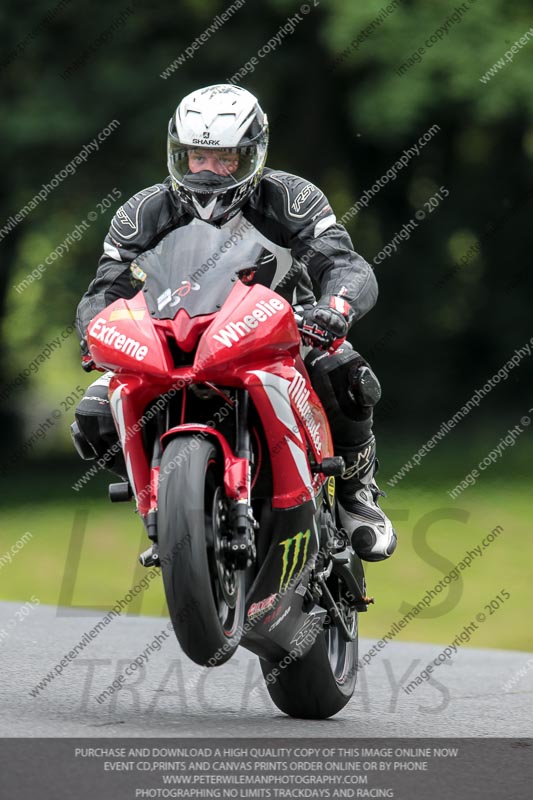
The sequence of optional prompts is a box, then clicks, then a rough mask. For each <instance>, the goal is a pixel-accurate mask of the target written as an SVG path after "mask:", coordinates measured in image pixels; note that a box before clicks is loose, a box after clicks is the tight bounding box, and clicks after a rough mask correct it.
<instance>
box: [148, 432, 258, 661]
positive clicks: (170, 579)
mask: <svg viewBox="0 0 533 800" xmlns="http://www.w3.org/2000/svg"><path fill="white" fill-rule="evenodd" d="M222 475H223V472H222V458H221V456H220V454H219V452H218V451H217V449H216V448H215V446H214V445H213V444H212V443H211V442H209V441H207V440H203V441H198V440H197V439H194V438H193V437H189V436H187V437H179V438H176V439H173V440H172V441H171V442H169V444H168V445H167V447H166V448H165V451H164V453H163V457H162V459H161V467H160V481H159V497H158V506H159V508H158V514H157V528H158V544H159V556H160V561H161V570H162V573H163V585H164V589H165V596H166V601H167V606H168V610H169V614H170V619H171V621H172V625H173V628H174V632H175V634H176V637H177V639H178V641H179V643H180V645H181V647H182V649H183V651H184V652H185V654H186V655H187V656H188V657H189V658H190V659H191V660H192V661H194V662H195V663H196V664H199V665H200V666H219V665H220V664H223V663H225V662H226V661H227V660H228V659H229V658H231V656H232V655H233V653H234V652H235V650H236V649H237V647H238V645H239V641H240V638H241V633H242V626H243V622H244V609H245V584H244V572H243V571H242V570H240V571H236V570H233V569H230V568H228V567H227V566H226V565H225V563H224V560H223V559H222V557H221V553H220V540H221V535H222V526H223V519H222V517H223V516H224V513H225V494H224V487H223V481H222Z"/></svg>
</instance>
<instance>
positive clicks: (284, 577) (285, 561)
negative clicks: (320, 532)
mask: <svg viewBox="0 0 533 800" xmlns="http://www.w3.org/2000/svg"><path fill="white" fill-rule="evenodd" d="M310 537H311V531H310V530H309V529H307V530H306V531H305V533H302V532H301V531H300V533H297V534H296V536H291V538H290V539H285V541H283V542H280V543H279V546H280V547H283V557H282V562H281V563H282V567H283V569H282V572H281V579H280V582H279V590H280V592H285V591H287V589H288V588H289V584H290V582H291V580H292V578H293V577H294V578H299V577H300V575H301V574H302V571H303V568H304V567H305V565H306V562H307V549H308V547H309V539H310ZM302 542H304V545H303V547H302ZM293 545H294V546H293ZM300 554H301V555H300ZM298 564H300V568H299V569H298V572H296V568H297V567H298Z"/></svg>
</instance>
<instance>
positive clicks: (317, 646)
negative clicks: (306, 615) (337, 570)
mask: <svg viewBox="0 0 533 800" xmlns="http://www.w3.org/2000/svg"><path fill="white" fill-rule="evenodd" d="M339 583H340V581H339ZM345 619H346V622H347V623H348V624H349V627H350V629H351V633H352V635H353V636H354V637H355V640H354V641H353V642H345V641H344V639H343V638H342V637H341V635H340V633H339V630H338V628H337V627H335V626H334V625H332V626H330V627H329V628H327V629H326V630H324V631H322V633H320V634H319V636H318V637H317V639H316V641H315V643H314V645H313V647H312V648H311V650H310V651H309V653H308V654H307V655H306V656H304V658H302V659H298V660H293V661H291V663H290V664H288V665H287V666H283V661H281V663H279V664H275V663H271V662H268V661H263V660H261V662H260V663H261V670H262V672H263V676H264V678H265V681H266V685H267V689H268V693H269V695H270V697H271V699H272V701H273V702H274V703H275V704H276V706H277V707H278V708H279V709H280V711H283V713H284V714H288V715H289V716H290V717H298V718H300V719H327V718H328V717H332V716H333V715H334V714H337V713H338V712H339V711H340V710H341V709H342V708H344V706H345V705H346V703H348V702H349V700H350V699H351V697H352V695H353V693H354V691H355V685H356V683H357V659H358V628H357V612H356V611H353V612H351V613H350V614H349V615H348V616H347V617H345ZM275 669H277V670H278V672H279V674H277V673H276V672H274V673H273V670H275ZM268 676H270V678H268ZM274 678H275V680H274Z"/></svg>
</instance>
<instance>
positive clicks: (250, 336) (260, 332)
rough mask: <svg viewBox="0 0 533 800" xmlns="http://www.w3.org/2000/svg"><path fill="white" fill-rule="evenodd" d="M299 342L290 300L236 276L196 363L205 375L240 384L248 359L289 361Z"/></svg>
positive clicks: (203, 340)
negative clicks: (234, 283) (250, 285)
mask: <svg viewBox="0 0 533 800" xmlns="http://www.w3.org/2000/svg"><path fill="white" fill-rule="evenodd" d="M299 348H300V334H299V333H298V328H297V327H296V321H295V319H294V313H293V311H292V307H291V306H290V304H289V303H287V302H286V301H285V300H283V299H282V298H281V297H280V296H279V295H277V294H274V292H272V291H271V290H270V289H267V288H266V287H265V286H260V285H259V284H256V285H255V286H252V287H251V288H248V287H246V286H245V285H244V284H242V283H241V282H240V281H239V282H238V283H237V284H236V285H235V287H234V288H233V290H232V291H231V294H230V295H229V297H228V299H227V300H226V302H225V303H224V306H223V307H222V309H221V310H220V311H219V313H218V314H217V315H216V317H215V319H214V320H213V322H212V323H211V325H210V326H209V328H208V329H207V331H206V332H205V334H204V336H203V337H202V339H201V340H200V344H199V346H198V350H197V351H196V359H195V362H194V366H195V367H196V369H197V370H198V374H199V376H202V377H203V376H204V375H207V374H209V375H211V376H212V377H211V378H209V380H213V379H215V378H216V379H217V380H219V381H220V380H223V381H224V383H226V385H242V378H241V377H240V375H241V373H242V369H243V367H245V366H246V365H250V364H254V365H257V364H258V363H261V362H263V361H264V362H267V363H270V364H275V363H276V362H279V361H281V362H283V363H290V362H291V361H292V360H293V359H295V358H296V356H297V355H298V352H299ZM228 378H230V381H229V382H228Z"/></svg>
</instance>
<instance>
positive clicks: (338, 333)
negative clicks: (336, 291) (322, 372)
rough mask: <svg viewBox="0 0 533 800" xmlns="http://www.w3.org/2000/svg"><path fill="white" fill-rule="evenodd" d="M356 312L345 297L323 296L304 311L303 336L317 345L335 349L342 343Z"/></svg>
mask: <svg viewBox="0 0 533 800" xmlns="http://www.w3.org/2000/svg"><path fill="white" fill-rule="evenodd" d="M354 316H355V314H354V311H353V309H352V307H351V306H350V304H349V303H348V301H347V300H345V299H344V298H343V297H337V296H336V295H334V296H333V297H329V298H328V297H323V298H321V299H320V300H319V302H318V303H317V305H316V306H313V308H310V309H308V310H307V311H305V312H304V323H303V327H302V336H303V338H304V340H305V341H307V342H308V343H309V344H312V345H314V346H315V347H322V348H325V349H328V350H329V349H335V348H336V347H339V345H341V344H342V342H343V341H344V339H345V338H346V334H347V333H348V330H349V328H350V325H351V324H352V322H353V318H354Z"/></svg>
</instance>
